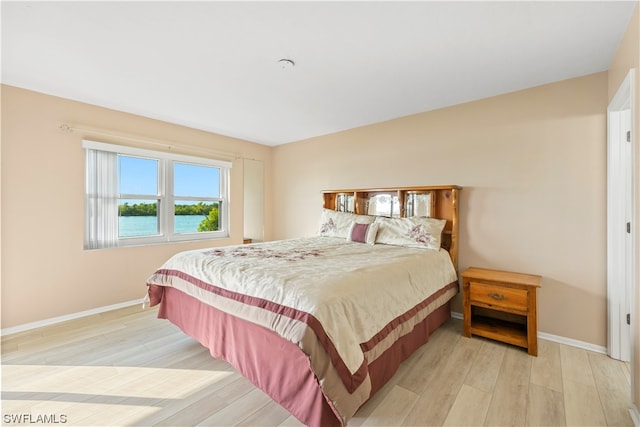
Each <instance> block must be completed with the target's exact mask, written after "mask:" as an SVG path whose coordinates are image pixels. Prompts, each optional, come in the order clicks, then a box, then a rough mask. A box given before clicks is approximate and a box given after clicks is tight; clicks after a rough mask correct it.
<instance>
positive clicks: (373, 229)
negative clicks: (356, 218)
mask: <svg viewBox="0 0 640 427" xmlns="http://www.w3.org/2000/svg"><path fill="white" fill-rule="evenodd" d="M377 234H378V224H359V223H357V222H354V223H353V224H351V227H350V228H349V234H348V236H347V240H349V241H351V242H358V243H367V244H369V245H374V244H375V243H376V235H377Z"/></svg>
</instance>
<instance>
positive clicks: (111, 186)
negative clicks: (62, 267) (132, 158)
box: [84, 148, 118, 249]
mask: <svg viewBox="0 0 640 427" xmlns="http://www.w3.org/2000/svg"><path fill="white" fill-rule="evenodd" d="M86 162H87V164H86V168H85V170H86V177H85V217H84V218H85V237H84V247H85V249H99V248H111V247H114V246H117V245H118V155H117V154H116V153H114V152H108V151H101V150H94V149H90V148H87V149H86Z"/></svg>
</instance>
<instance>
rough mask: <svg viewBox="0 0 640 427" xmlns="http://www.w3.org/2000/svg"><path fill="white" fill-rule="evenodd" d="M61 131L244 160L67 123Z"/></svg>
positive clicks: (188, 146)
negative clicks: (84, 133) (85, 133)
mask: <svg viewBox="0 0 640 427" xmlns="http://www.w3.org/2000/svg"><path fill="white" fill-rule="evenodd" d="M60 130H62V131H64V132H69V133H71V132H74V131H79V132H87V133H90V134H93V135H99V136H106V137H109V138H118V139H125V140H129V141H134V142H141V143H144V144H150V145H156V146H160V147H164V148H166V149H167V150H174V149H184V150H188V151H192V152H200V153H204V154H215V155H220V156H226V157H230V158H232V159H234V160H236V159H241V158H242V156H241V155H239V154H238V153H229V152H225V151H216V150H208V149H206V148H201V147H195V146H192V145H183V144H176V143H173V142H159V141H150V140H148V139H144V138H140V137H134V136H126V135H117V134H113V133H109V132H107V131H102V130H96V129H89V128H83V127H77V126H72V125H69V124H67V123H62V124H61V125H60Z"/></svg>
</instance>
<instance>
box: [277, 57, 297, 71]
mask: <svg viewBox="0 0 640 427" xmlns="http://www.w3.org/2000/svg"><path fill="white" fill-rule="evenodd" d="M278 64H280V68H282V69H283V70H288V69H290V68H293V67H295V65H296V63H295V62H293V60H292V59H287V58H282V59H280V60H278Z"/></svg>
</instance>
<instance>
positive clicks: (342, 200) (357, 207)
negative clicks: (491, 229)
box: [322, 185, 462, 271]
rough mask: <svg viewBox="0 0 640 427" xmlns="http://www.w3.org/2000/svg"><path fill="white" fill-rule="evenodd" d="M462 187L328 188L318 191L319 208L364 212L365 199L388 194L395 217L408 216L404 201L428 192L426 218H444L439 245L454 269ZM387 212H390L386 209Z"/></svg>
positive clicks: (366, 202)
mask: <svg viewBox="0 0 640 427" xmlns="http://www.w3.org/2000/svg"><path fill="white" fill-rule="evenodd" d="M461 189H462V187H458V186H457V185H440V186H422V187H395V188H359V189H350V190H328V191H323V192H322V197H323V207H324V208H326V209H333V210H343V211H346V212H353V213H356V214H360V215H367V214H369V212H368V206H369V200H370V199H371V197H373V196H377V195H388V196H391V197H393V198H394V200H397V204H398V209H397V210H395V216H400V217H406V216H407V215H408V210H409V209H408V201H409V199H410V198H411V197H413V196H414V195H417V194H430V195H431V197H430V201H431V202H430V204H431V206H430V215H429V216H430V217H432V218H439V219H444V220H446V221H447V223H446V225H445V227H444V231H443V232H442V247H443V248H444V249H445V250H447V251H448V252H449V255H450V256H451V261H452V262H453V265H454V266H455V268H456V271H457V270H458V204H459V193H460V190H461ZM389 215H393V212H390V213H389Z"/></svg>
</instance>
